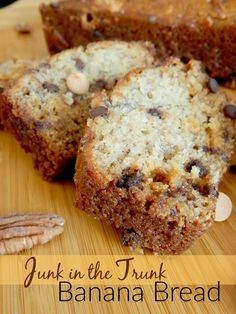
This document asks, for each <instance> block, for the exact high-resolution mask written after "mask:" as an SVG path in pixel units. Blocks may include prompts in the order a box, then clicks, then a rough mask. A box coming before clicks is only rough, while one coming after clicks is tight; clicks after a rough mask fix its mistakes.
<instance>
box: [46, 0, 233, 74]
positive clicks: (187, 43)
mask: <svg viewBox="0 0 236 314" xmlns="http://www.w3.org/2000/svg"><path fill="white" fill-rule="evenodd" d="M41 15H42V19H43V23H44V30H45V35H46V38H47V42H48V46H49V50H50V51H51V52H52V53H55V52H58V51H60V50H62V49H65V48H70V47H74V46H78V45H82V44H83V45H84V44H87V43H88V42H91V41H98V40H101V39H103V40H104V39H111V38H112V39H114V38H118V39H122V40H128V41H129V40H150V41H151V42H153V43H154V44H155V46H156V48H157V50H156V51H157V56H158V58H159V59H160V58H166V57H168V56H176V57H179V58H183V60H190V59H198V60H201V61H203V62H204V64H205V66H206V68H207V70H208V72H209V74H210V75H211V76H214V77H221V78H225V77H229V76H233V75H236V54H235V43H236V23H235V21H236V5H235V0H227V1H223V0H197V1H193V0H178V1H176V0H155V1H150V0H139V1H131V0H128V1H127V0H83V1H77V0H69V1H61V2H58V3H52V4H44V5H42V6H41Z"/></svg>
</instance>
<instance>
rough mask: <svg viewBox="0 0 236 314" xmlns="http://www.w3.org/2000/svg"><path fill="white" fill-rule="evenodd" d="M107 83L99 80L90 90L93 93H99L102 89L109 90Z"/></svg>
mask: <svg viewBox="0 0 236 314" xmlns="http://www.w3.org/2000/svg"><path fill="white" fill-rule="evenodd" d="M107 85H108V84H107V82H106V81H105V80H103V79H100V80H97V81H96V82H94V83H93V84H92V85H91V86H90V90H91V91H92V92H97V91H99V90H101V89H107Z"/></svg>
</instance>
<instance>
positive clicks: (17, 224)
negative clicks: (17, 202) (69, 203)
mask: <svg viewBox="0 0 236 314" xmlns="http://www.w3.org/2000/svg"><path fill="white" fill-rule="evenodd" d="M64 223H65V221H64V219H63V218H61V217H58V216H57V215H54V214H13V215H9V216H0V255H4V254H14V253H18V252H20V251H22V250H25V249H31V248H32V247H33V246H35V245H37V244H43V243H46V242H48V241H50V240H51V239H52V238H54V237H55V236H57V235H59V234H60V233H62V232H63V229H64Z"/></svg>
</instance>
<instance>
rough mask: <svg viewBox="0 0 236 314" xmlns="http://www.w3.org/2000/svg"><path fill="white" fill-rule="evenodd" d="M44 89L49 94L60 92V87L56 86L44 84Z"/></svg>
mask: <svg viewBox="0 0 236 314" xmlns="http://www.w3.org/2000/svg"><path fill="white" fill-rule="evenodd" d="M43 88H44V89H46V90H47V91H48V92H49V93H57V92H59V87H58V86H57V85H56V84H53V83H48V82H44V83H43Z"/></svg>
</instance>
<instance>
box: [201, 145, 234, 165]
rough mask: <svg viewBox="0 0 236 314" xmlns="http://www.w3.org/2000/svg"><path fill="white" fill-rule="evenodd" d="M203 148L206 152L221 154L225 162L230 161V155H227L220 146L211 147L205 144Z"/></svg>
mask: <svg viewBox="0 0 236 314" xmlns="http://www.w3.org/2000/svg"><path fill="white" fill-rule="evenodd" d="M202 150H203V151H204V152H206V153H209V154H212V155H218V156H220V157H221V159H222V160H223V161H224V162H229V157H228V156H227V155H225V153H224V152H223V151H222V150H221V149H220V148H218V147H210V146H206V145H203V146H202Z"/></svg>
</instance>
